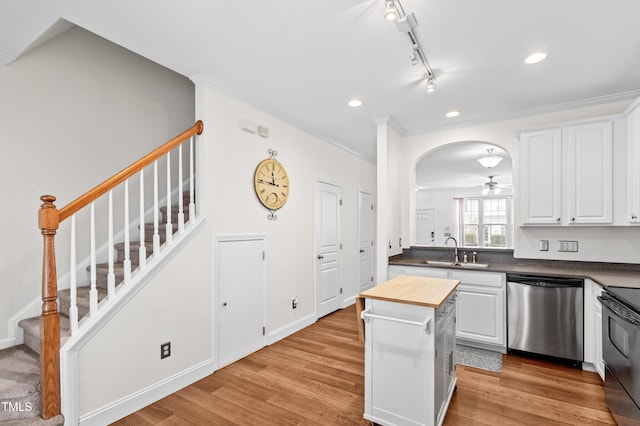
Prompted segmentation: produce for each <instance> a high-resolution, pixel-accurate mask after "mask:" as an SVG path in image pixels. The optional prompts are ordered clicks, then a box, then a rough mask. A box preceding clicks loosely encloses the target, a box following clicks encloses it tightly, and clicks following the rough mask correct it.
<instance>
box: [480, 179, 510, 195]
mask: <svg viewBox="0 0 640 426" xmlns="http://www.w3.org/2000/svg"><path fill="white" fill-rule="evenodd" d="M494 177H495V176H489V182H485V184H484V187H483V188H482V195H498V194H500V193H501V192H502V188H507V186H506V185H499V184H498V182H496V181H495V180H493V178H494Z"/></svg>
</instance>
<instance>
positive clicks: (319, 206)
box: [314, 181, 342, 318]
mask: <svg viewBox="0 0 640 426" xmlns="http://www.w3.org/2000/svg"><path fill="white" fill-rule="evenodd" d="M314 204H315V215H314V216H315V219H314V222H315V230H314V234H315V261H316V313H317V316H318V318H320V317H322V316H324V315H327V314H328V313H331V312H333V311H335V310H337V309H339V308H340V307H341V306H342V267H341V258H340V251H341V250H342V214H341V211H342V206H341V204H342V188H341V187H340V186H338V185H335V184H331V183H327V182H322V181H317V182H316V189H315V203H314Z"/></svg>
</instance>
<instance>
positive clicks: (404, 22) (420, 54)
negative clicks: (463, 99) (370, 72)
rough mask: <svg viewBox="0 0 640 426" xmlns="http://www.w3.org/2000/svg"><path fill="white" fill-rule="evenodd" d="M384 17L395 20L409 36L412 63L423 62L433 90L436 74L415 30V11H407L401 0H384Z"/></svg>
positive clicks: (428, 86) (400, 29)
mask: <svg viewBox="0 0 640 426" xmlns="http://www.w3.org/2000/svg"><path fill="white" fill-rule="evenodd" d="M384 17H385V18H386V19H387V20H389V21H395V23H396V27H397V28H398V31H400V32H403V33H406V34H407V35H408V36H409V41H410V42H411V47H412V49H413V52H412V54H411V56H409V59H410V61H411V65H416V64H417V63H418V61H420V62H422V65H423V66H424V69H425V71H426V77H425V78H426V79H427V92H429V93H431V92H433V91H434V90H435V75H434V74H433V70H432V69H431V66H429V62H428V61H427V56H426V55H425V54H424V51H423V50H422V47H421V46H420V43H419V42H418V37H416V34H415V32H414V28H415V27H416V26H417V25H418V21H417V20H416V17H415V15H414V14H413V13H405V11H404V8H403V7H402V3H400V0H384Z"/></svg>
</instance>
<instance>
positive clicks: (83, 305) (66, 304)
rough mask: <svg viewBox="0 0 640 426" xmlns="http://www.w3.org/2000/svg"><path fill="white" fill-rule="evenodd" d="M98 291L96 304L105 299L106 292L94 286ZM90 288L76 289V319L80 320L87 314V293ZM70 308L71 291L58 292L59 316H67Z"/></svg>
mask: <svg viewBox="0 0 640 426" xmlns="http://www.w3.org/2000/svg"><path fill="white" fill-rule="evenodd" d="M96 289H97V290H98V302H100V301H101V300H102V299H104V298H105V297H107V290H106V289H104V288H100V287H97V286H96ZM90 290H91V288H90V287H78V288H76V306H77V307H78V319H82V317H84V316H85V315H87V314H88V313H89V291H90ZM70 306H71V290H70V289H65V290H59V291H58V310H59V311H60V314H61V315H66V316H69V308H70Z"/></svg>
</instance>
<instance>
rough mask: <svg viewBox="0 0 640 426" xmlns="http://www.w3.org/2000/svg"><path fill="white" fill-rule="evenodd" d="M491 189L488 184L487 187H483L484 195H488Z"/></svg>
mask: <svg viewBox="0 0 640 426" xmlns="http://www.w3.org/2000/svg"><path fill="white" fill-rule="evenodd" d="M489 191H490V189H489V187H488V186H485V187H484V188H483V189H482V195H487V194H488V193H489Z"/></svg>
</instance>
